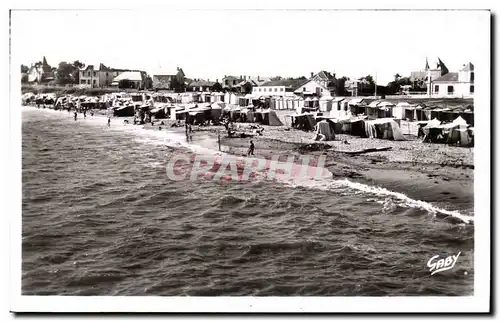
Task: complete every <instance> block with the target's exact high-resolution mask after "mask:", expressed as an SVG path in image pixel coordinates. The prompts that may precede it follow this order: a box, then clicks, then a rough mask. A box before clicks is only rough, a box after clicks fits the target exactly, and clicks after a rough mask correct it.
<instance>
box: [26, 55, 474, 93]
mask: <svg viewBox="0 0 500 322" xmlns="http://www.w3.org/2000/svg"><path fill="white" fill-rule="evenodd" d="M422 66H424V64H422ZM21 73H22V77H21V82H22V83H23V84H32V85H47V86H51V85H53V86H68V87H74V86H76V87H79V88H117V89H136V90H153V91H170V92H175V93H184V92H230V93H235V94H241V95H248V94H251V95H254V96H256V97H257V96H258V97H262V96H264V97H287V96H296V95H298V96H300V97H302V98H307V97H309V98H311V99H313V98H318V99H319V98H322V97H336V96H340V97H347V96H351V97H367V96H368V97H380V98H389V97H390V96H397V97H401V98H402V97H407V98H473V96H474V65H473V64H472V63H470V62H469V63H466V64H464V65H463V66H462V67H461V68H460V69H459V70H458V71H456V72H455V71H449V69H448V68H447V67H446V65H445V63H444V62H443V61H442V60H441V59H440V58H438V59H437V60H436V61H434V62H432V63H431V64H429V62H428V61H425V67H424V68H422V70H421V71H414V72H412V73H411V74H410V75H407V76H402V75H399V74H396V75H394V80H393V81H391V82H390V83H388V84H387V86H380V85H376V83H375V80H374V77H373V76H372V75H367V76H365V77H361V78H349V77H345V76H343V77H339V76H338V75H336V74H335V73H334V72H329V71H326V70H322V71H319V72H311V73H310V75H308V77H306V76H298V77H295V78H284V77H280V76H274V77H269V76H267V77H265V76H258V75H257V76H248V75H221V77H220V79H215V80H210V79H201V78H196V77H194V78H192V77H188V75H187V74H186V73H185V72H184V70H183V69H182V68H180V67H177V69H176V70H173V71H171V72H170V73H166V74H162V75H152V76H151V75H148V73H147V72H145V71H142V70H135V69H116V68H112V67H108V66H106V65H104V64H102V63H101V64H99V65H98V66H96V65H86V64H84V63H82V62H80V61H75V62H73V63H68V62H60V63H59V64H58V67H52V66H51V65H50V64H49V63H48V62H47V59H46V58H45V57H43V59H42V61H40V62H36V63H32V64H31V65H30V66H26V65H21Z"/></svg>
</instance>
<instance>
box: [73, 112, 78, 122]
mask: <svg viewBox="0 0 500 322" xmlns="http://www.w3.org/2000/svg"><path fill="white" fill-rule="evenodd" d="M73 115H74V117H75V121H76V118H77V116H78V113H77V112H76V111H75V113H74V114H73Z"/></svg>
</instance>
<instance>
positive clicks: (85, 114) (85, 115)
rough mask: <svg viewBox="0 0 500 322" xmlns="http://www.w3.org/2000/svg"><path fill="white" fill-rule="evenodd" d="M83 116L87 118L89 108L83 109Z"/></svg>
mask: <svg viewBox="0 0 500 322" xmlns="http://www.w3.org/2000/svg"><path fill="white" fill-rule="evenodd" d="M83 118H84V119H85V118H87V110H83Z"/></svg>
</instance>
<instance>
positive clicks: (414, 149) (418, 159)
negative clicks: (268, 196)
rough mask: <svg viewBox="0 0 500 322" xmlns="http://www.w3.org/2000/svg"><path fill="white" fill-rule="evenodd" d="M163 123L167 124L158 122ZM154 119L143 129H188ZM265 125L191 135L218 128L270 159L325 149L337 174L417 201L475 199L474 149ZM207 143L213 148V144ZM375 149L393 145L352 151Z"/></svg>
mask: <svg viewBox="0 0 500 322" xmlns="http://www.w3.org/2000/svg"><path fill="white" fill-rule="evenodd" d="M282 114H283V113H282ZM282 117H283V115H281V118H282ZM131 121H132V119H130V122H131ZM160 122H163V123H164V125H163V126H162V125H159V123H160ZM155 123H156V124H155V125H154V126H151V125H150V124H146V125H145V128H152V129H156V130H157V129H158V127H159V126H162V127H163V128H164V129H168V130H174V131H179V132H184V125H183V123H182V127H181V128H175V127H174V128H172V127H171V125H172V124H173V123H174V122H173V121H171V120H168V119H161V120H158V121H157V122H155ZM283 123H285V122H283ZM233 124H234V125H233V126H234V128H235V129H236V131H237V134H239V133H242V132H244V133H246V134H251V133H252V132H253V128H252V126H253V124H250V123H233ZM262 128H264V131H263V133H262V135H260V136H259V135H254V136H252V137H246V138H239V137H234V138H229V137H228V136H227V132H226V130H225V128H224V127H223V126H207V127H200V126H193V132H194V133H193V140H194V141H195V142H197V141H198V142H200V141H199V140H198V139H197V138H199V137H201V136H207V135H208V136H209V137H211V138H212V140H211V142H214V141H216V140H217V133H218V132H220V133H221V150H222V151H223V152H226V153H230V154H234V155H243V154H245V153H246V151H247V150H248V146H249V141H250V140H253V142H254V143H255V155H256V156H260V157H264V158H266V159H270V158H271V157H272V156H273V155H276V154H282V155H287V156H290V155H295V156H298V155H300V154H310V155H319V154H323V155H325V156H326V157H327V159H326V160H327V168H328V170H329V171H330V172H331V173H332V175H333V178H338V179H342V178H348V179H349V180H351V181H353V182H358V183H361V184H368V185H371V186H377V187H380V188H385V189H387V190H390V191H399V192H401V193H404V194H405V195H407V196H408V197H410V198H413V199H415V200H422V201H426V202H438V203H440V204H444V205H449V206H450V207H451V206H453V207H454V208H458V209H465V208H468V207H470V206H471V205H472V204H473V202H474V148H464V147H457V146H448V145H445V144H431V143H423V142H422V140H421V138H417V137H415V136H412V135H405V138H406V140H405V141H391V140H382V139H369V138H360V137H356V136H352V135H347V134H337V135H336V137H335V140H334V141H326V142H317V141H314V140H313V139H312V138H313V136H314V135H313V132H305V131H301V130H297V129H294V128H289V127H288V126H286V125H283V126H266V125H263V126H262ZM344 141H347V142H348V144H345V143H344ZM201 143H202V144H203V143H204V142H201ZM207 147H208V146H207ZM209 147H210V148H214V146H213V145H212V146H209ZM371 148H391V149H390V150H387V151H379V152H369V153H362V154H349V152H354V151H361V150H363V149H371Z"/></svg>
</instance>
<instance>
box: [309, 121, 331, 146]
mask: <svg viewBox="0 0 500 322" xmlns="http://www.w3.org/2000/svg"><path fill="white" fill-rule="evenodd" d="M334 139H335V134H334V132H333V124H332V123H331V122H329V121H327V120H322V121H319V122H318V123H317V124H316V134H315V135H314V140H315V141H333V140H334Z"/></svg>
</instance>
